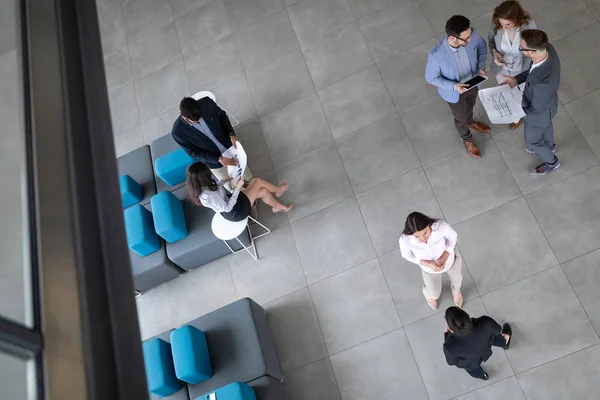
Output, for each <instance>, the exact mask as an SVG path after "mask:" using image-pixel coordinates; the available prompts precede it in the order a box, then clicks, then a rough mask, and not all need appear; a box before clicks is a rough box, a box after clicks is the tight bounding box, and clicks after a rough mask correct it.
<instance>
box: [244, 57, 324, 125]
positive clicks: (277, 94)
mask: <svg viewBox="0 0 600 400" xmlns="http://www.w3.org/2000/svg"><path fill="white" fill-rule="evenodd" d="M247 77H248V85H249V87H250V91H251V93H252V97H253V98H254V102H255V105H256V111H257V112H258V116H259V117H262V116H264V115H267V114H269V113H271V112H273V111H275V110H277V109H279V108H281V107H284V106H287V105H288V104H290V103H293V102H294V101H296V100H299V99H301V98H302V97H305V96H307V95H309V94H311V93H313V92H314V91H315V88H314V86H313V83H312V81H311V79H310V75H309V73H308V69H307V68H306V63H305V62H304V58H303V57H302V53H301V52H300V50H297V51H294V52H293V53H290V54H287V55H285V56H283V57H281V58H278V59H277V60H275V61H272V62H270V63H269V64H266V65H263V66H262V67H260V68H258V69H255V70H254V71H252V72H250V73H249V74H248V75H247Z"/></svg>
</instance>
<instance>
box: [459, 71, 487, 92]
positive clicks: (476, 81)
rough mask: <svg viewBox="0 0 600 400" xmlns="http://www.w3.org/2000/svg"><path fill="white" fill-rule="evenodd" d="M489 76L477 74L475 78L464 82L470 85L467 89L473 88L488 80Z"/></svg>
mask: <svg viewBox="0 0 600 400" xmlns="http://www.w3.org/2000/svg"><path fill="white" fill-rule="evenodd" d="M487 80H488V78H486V77H484V76H481V75H477V76H476V77H475V78H471V79H469V80H468V81H466V82H463V83H465V84H467V85H469V86H468V87H467V88H466V89H467V90H471V89H473V88H474V87H475V86H477V85H479V84H480V83H481V82H485V81H487Z"/></svg>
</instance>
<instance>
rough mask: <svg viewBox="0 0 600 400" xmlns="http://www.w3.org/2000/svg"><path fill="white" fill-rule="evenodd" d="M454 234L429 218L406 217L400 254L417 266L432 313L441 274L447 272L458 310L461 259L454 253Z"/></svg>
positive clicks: (422, 216)
mask: <svg viewBox="0 0 600 400" xmlns="http://www.w3.org/2000/svg"><path fill="white" fill-rule="evenodd" d="M457 236H458V235H457V234H456V231H455V230H454V229H452V228H451V227H450V225H448V224H447V223H446V222H444V221H441V220H436V219H432V218H430V217H428V216H426V215H424V214H421V213H420V212H416V211H415V212H413V213H411V214H409V215H408V217H407V218H406V223H405V225H404V231H403V232H402V235H401V236H400V252H401V254H402V257H403V258H405V259H406V260H408V261H410V262H412V263H415V264H417V265H418V266H419V267H421V272H422V273H423V282H424V285H423V296H425V300H426V301H427V304H429V306H430V307H431V308H433V309H434V310H435V309H436V308H437V300H438V299H439V298H440V294H441V293H442V274H443V273H444V272H446V273H448V277H449V278H450V282H451V284H452V296H453V298H454V304H456V305H457V306H458V307H462V304H463V296H462V293H461V291H460V287H461V285H462V273H461V269H462V260H461V258H460V255H459V254H458V253H457V252H456V251H455V247H456V240H457Z"/></svg>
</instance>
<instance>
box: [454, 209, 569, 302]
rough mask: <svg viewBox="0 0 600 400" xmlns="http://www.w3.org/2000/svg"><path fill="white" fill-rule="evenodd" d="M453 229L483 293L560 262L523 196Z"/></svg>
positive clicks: (480, 291)
mask: <svg viewBox="0 0 600 400" xmlns="http://www.w3.org/2000/svg"><path fill="white" fill-rule="evenodd" d="M492 227H493V228H492ZM454 229H456V231H457V232H458V238H459V246H460V250H461V252H462V255H463V258H464V259H465V260H466V261H467V263H468V264H469V270H470V271H471V275H472V276H473V279H474V280H475V284H476V285H477V289H478V290H479V293H481V294H485V293H489V292H491V291H493V290H496V289H498V288H500V287H502V286H505V285H508V284H510V283H513V282H516V281H518V280H521V279H523V278H526V277H528V276H531V275H534V274H536V273H538V272H541V271H543V270H545V269H548V268H550V267H553V266H555V265H558V261H557V260H556V258H555V257H554V254H553V253H552V249H551V248H550V246H549V245H548V242H547V241H546V238H545V237H544V234H543V233H542V230H541V229H540V227H539V226H538V224H537V222H536V220H535V218H534V217H533V214H532V213H531V211H530V210H529V206H528V205H527V202H525V199H523V198H519V199H517V200H515V201H513V202H510V203H508V204H505V205H503V206H500V207H498V208H495V209H493V210H491V211H488V212H486V213H485V214H481V215H478V216H477V217H475V218H472V219H470V220H468V221H465V222H463V223H461V224H458V225H456V226H454ZM516 249H519V250H518V251H517V250H516Z"/></svg>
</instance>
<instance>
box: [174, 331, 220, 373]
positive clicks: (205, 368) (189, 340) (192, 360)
mask: <svg viewBox="0 0 600 400" xmlns="http://www.w3.org/2000/svg"><path fill="white" fill-rule="evenodd" d="M171 348H172V350H173V362H174V363H175V374H176V375H177V378H179V379H180V380H182V381H184V382H187V383H191V384H193V385H195V384H197V383H200V382H204V381H206V380H208V379H210V377H211V376H212V374H213V370H212V366H211V365H210V357H209V355H208V346H207V344H206V335H205V334H204V332H202V331H201V330H200V329H198V328H194V327H193V326H191V325H185V326H182V327H181V328H179V329H176V330H174V331H173V332H171Z"/></svg>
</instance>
